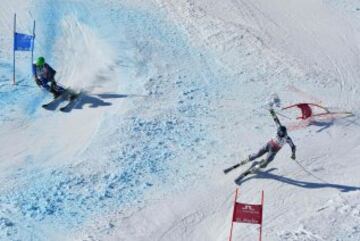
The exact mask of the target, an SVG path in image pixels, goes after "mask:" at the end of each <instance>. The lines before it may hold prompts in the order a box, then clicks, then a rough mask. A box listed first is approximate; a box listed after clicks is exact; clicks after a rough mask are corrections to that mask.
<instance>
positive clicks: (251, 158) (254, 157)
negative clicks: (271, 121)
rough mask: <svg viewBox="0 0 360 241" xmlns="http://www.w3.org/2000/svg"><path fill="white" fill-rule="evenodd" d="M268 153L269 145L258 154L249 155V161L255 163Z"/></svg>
mask: <svg viewBox="0 0 360 241" xmlns="http://www.w3.org/2000/svg"><path fill="white" fill-rule="evenodd" d="M268 151H269V144H266V145H265V146H263V147H262V148H261V149H260V150H259V151H258V152H257V153H254V154H251V155H249V161H253V160H255V159H256V158H259V157H261V156H262V155H264V154H265V153H266V152H268Z"/></svg>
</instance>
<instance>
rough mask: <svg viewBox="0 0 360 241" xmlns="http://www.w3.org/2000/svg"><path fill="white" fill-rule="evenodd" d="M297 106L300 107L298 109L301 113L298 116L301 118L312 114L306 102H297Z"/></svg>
mask: <svg viewBox="0 0 360 241" xmlns="http://www.w3.org/2000/svg"><path fill="white" fill-rule="evenodd" d="M297 107H298V108H300V110H301V113H302V116H301V117H300V118H301V119H303V120H305V119H307V118H309V117H311V116H312V110H311V107H310V106H309V105H308V104H306V103H304V104H298V105H297Z"/></svg>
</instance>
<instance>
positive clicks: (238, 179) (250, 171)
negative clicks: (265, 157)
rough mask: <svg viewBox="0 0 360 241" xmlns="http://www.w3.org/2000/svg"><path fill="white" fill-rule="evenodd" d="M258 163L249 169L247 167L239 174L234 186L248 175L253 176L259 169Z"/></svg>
mask: <svg viewBox="0 0 360 241" xmlns="http://www.w3.org/2000/svg"><path fill="white" fill-rule="evenodd" d="M258 164H259V163H256V162H255V163H254V164H253V165H251V167H249V168H248V169H247V170H246V171H244V172H243V173H241V174H240V176H238V178H236V179H235V183H236V184H241V180H242V179H243V178H244V177H246V176H248V175H249V174H254V173H256V172H257V171H258V170H259V169H260V164H259V165H258Z"/></svg>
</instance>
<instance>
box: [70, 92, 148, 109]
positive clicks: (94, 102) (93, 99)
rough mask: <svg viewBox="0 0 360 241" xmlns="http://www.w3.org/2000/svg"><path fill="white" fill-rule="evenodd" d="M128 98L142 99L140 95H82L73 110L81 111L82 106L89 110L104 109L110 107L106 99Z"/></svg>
mask: <svg viewBox="0 0 360 241" xmlns="http://www.w3.org/2000/svg"><path fill="white" fill-rule="evenodd" d="M129 97H144V96H141V95H126V94H113V93H104V94H95V95H90V94H86V93H83V94H82V95H81V98H80V100H79V102H78V103H77V104H76V107H74V109H82V108H84V106H88V107H90V108H97V107H104V106H110V105H112V103H111V102H108V101H106V100H108V99H119V98H129Z"/></svg>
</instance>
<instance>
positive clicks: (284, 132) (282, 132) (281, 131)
mask: <svg viewBox="0 0 360 241" xmlns="http://www.w3.org/2000/svg"><path fill="white" fill-rule="evenodd" d="M277 135H278V136H279V137H284V136H286V135H287V130H286V127H285V126H279V128H278V129H277Z"/></svg>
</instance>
